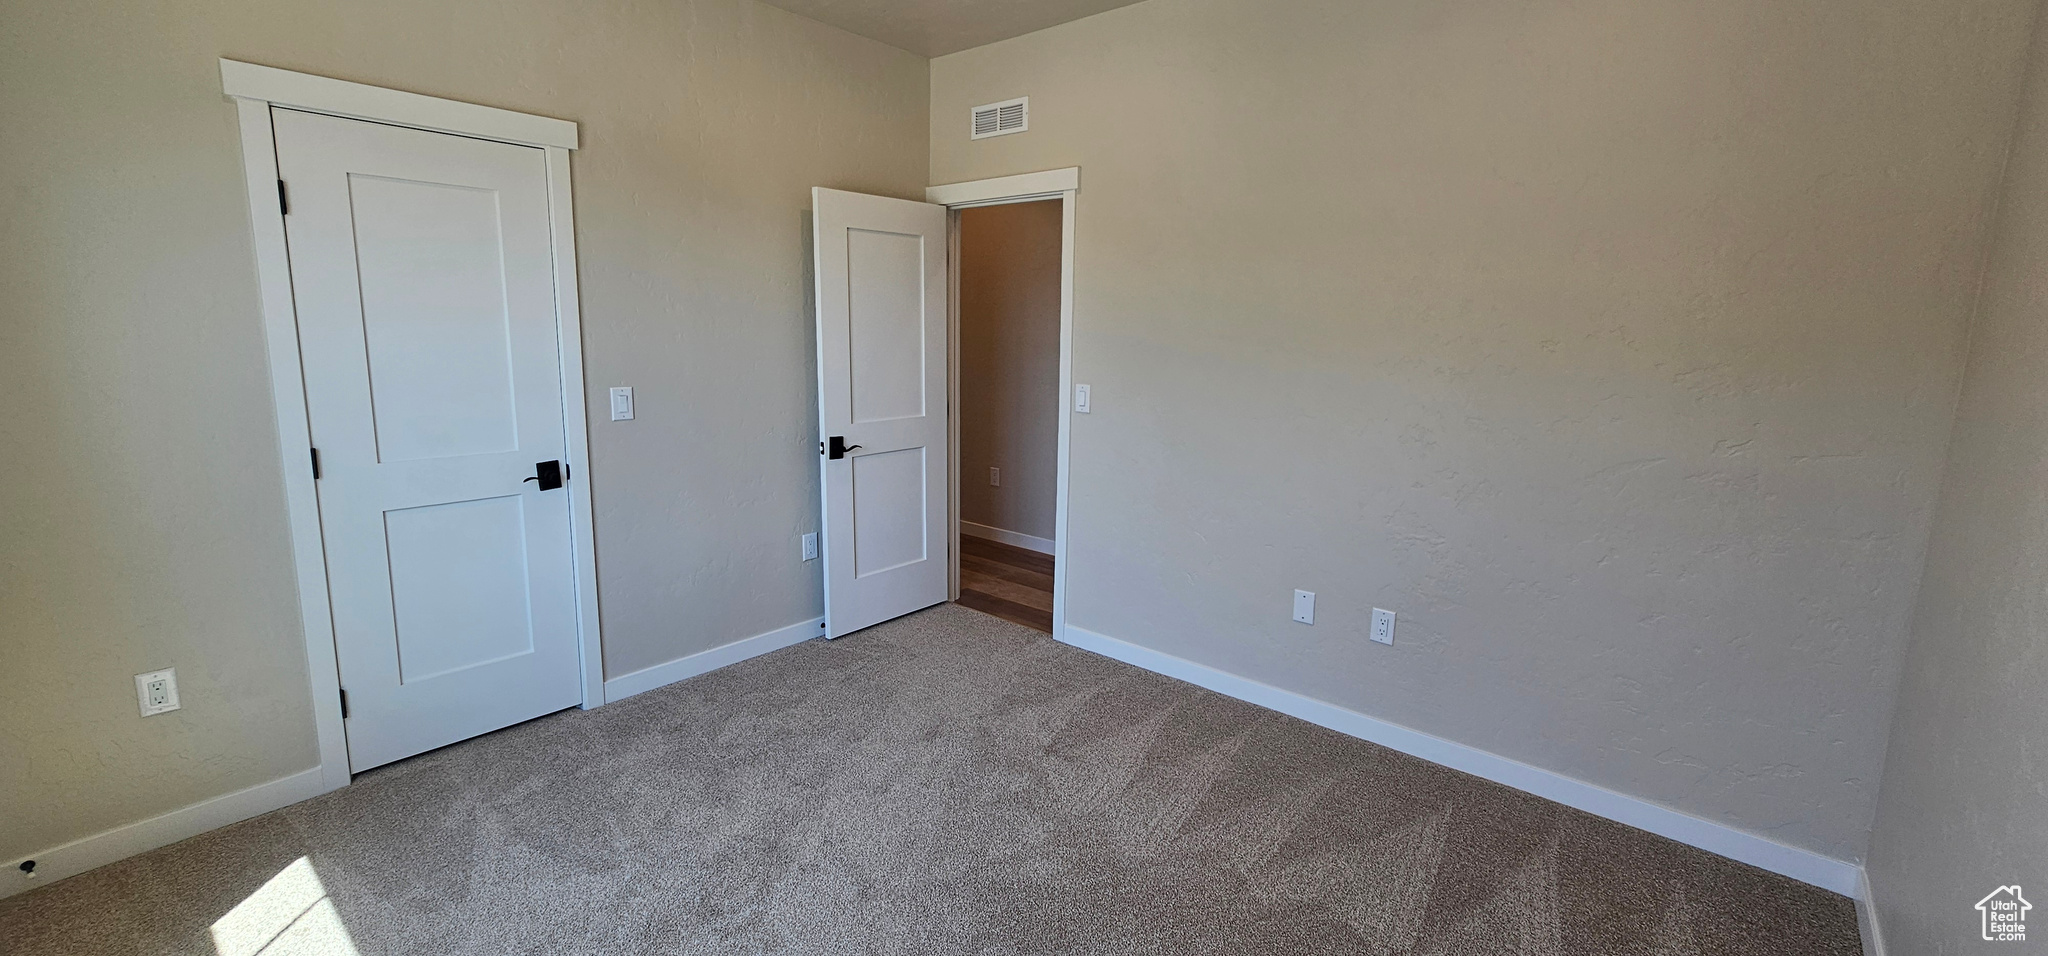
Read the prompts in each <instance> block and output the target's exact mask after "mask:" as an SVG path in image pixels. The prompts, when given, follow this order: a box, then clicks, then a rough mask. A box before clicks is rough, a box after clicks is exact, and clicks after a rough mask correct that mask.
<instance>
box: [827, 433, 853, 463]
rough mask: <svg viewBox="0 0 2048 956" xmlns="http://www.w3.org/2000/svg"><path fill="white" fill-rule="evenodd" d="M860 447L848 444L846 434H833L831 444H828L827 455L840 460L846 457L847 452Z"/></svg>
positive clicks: (834, 459)
mask: <svg viewBox="0 0 2048 956" xmlns="http://www.w3.org/2000/svg"><path fill="white" fill-rule="evenodd" d="M859 447H860V446H859V445H849V444H847V443H846V436H845V435H834V436H832V441H831V444H830V445H828V446H827V449H826V452H825V457H826V458H828V459H831V460H832V461H838V460H839V459H841V458H845V457H846V453H847V452H850V451H852V450H854V449H856V448H859Z"/></svg>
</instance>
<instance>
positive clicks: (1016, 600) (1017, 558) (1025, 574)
mask: <svg viewBox="0 0 2048 956" xmlns="http://www.w3.org/2000/svg"><path fill="white" fill-rule="evenodd" d="M960 603H961V604H964V605H966V606H968V607H971V608H973V609H975V610H977V611H980V612H982V613H984V614H993V615H995V616H997V617H999V618H1002V619H1003V620H1005V621H1014V622H1016V623H1018V624H1022V625H1024V626H1025V627H1030V628H1036V629H1038V630H1041V631H1044V632H1046V633H1047V634H1050V633H1052V555H1049V554H1040V553H1038V552H1036V551H1029V550H1026V549H1024V548H1019V547H1014V546H1011V545H1007V544H1003V543H1001V542H997V541H990V540H988V539H987V538H976V537H972V536H969V535H964V534H963V535H961V536H960Z"/></svg>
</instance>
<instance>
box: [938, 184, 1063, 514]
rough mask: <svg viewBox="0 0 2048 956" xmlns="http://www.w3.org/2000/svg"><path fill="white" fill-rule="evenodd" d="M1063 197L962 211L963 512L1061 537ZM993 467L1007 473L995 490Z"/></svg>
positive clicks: (961, 376)
mask: <svg viewBox="0 0 2048 956" xmlns="http://www.w3.org/2000/svg"><path fill="white" fill-rule="evenodd" d="M1060 215H1061V214H1060V203H1059V202H1058V201H1050V202H1029V203H1013V204H1010V205H1006V206H985V207H982V208H978V209H966V210H962V211H961V212H960V518H961V520H963V521H972V522H975V523H977V524H984V525H988V526H989V527H992V528H1001V529H1003V530H1005V531H1015V532H1018V533H1020V534H1028V535H1031V536H1032V537H1035V538H1047V539H1050V538H1052V537H1053V503H1054V497H1055V488H1054V480H1055V478H1056V477H1057V474H1058V465H1059V446H1060V424H1059V416H1058V414H1057V413H1058V411H1059V408H1060ZM990 466H994V467H997V468H1001V469H1002V470H1003V483H1002V486H1001V487H990V485H989V483H988V470H989V467H990Z"/></svg>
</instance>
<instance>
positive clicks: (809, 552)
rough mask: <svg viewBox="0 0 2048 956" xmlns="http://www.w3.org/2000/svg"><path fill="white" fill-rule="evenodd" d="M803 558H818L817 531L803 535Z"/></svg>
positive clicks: (813, 559)
mask: <svg viewBox="0 0 2048 956" xmlns="http://www.w3.org/2000/svg"><path fill="white" fill-rule="evenodd" d="M804 560H806V561H816V560H818V533H817V532H816V531H813V532H811V533H810V534H807V535H804Z"/></svg>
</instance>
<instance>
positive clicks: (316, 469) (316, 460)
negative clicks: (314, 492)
mask: <svg viewBox="0 0 2048 956" xmlns="http://www.w3.org/2000/svg"><path fill="white" fill-rule="evenodd" d="M309 450H310V451H312V453H313V480H314V481H319V480H320V449H318V448H313V449H309Z"/></svg>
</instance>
